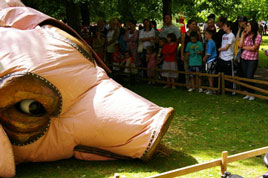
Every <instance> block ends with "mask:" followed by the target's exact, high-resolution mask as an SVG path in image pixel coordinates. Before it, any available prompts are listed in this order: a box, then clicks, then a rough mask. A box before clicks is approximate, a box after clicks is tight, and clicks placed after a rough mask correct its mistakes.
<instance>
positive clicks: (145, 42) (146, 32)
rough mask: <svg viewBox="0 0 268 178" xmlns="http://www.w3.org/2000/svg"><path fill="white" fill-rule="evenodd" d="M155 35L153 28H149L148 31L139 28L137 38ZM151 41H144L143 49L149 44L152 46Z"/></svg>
mask: <svg viewBox="0 0 268 178" xmlns="http://www.w3.org/2000/svg"><path fill="white" fill-rule="evenodd" d="M150 37H155V30H154V29H151V30H150V31H145V30H144V29H142V30H140V34H139V39H142V38H150ZM153 44H154V43H153V41H144V42H143V49H146V48H147V47H149V46H153Z"/></svg>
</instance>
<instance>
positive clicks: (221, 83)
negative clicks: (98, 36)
mask: <svg viewBox="0 0 268 178" xmlns="http://www.w3.org/2000/svg"><path fill="white" fill-rule="evenodd" d="M111 66H113V65H111ZM114 67H118V66H114ZM123 68H130V69H131V67H123ZM136 69H137V70H138V71H148V69H147V68H145V67H136ZM152 70H153V71H155V72H156V76H159V75H160V73H161V72H174V73H177V74H182V75H193V76H195V81H196V82H195V83H196V85H195V86H194V88H202V89H208V90H213V91H216V92H217V93H221V94H225V93H226V92H233V93H239V94H242V95H251V96H254V97H256V98H261V99H264V100H268V96H267V95H268V91H267V90H266V89H263V88H260V87H256V86H255V84H259V85H266V86H268V81H262V80H255V79H248V78H242V77H237V76H230V75H225V74H223V73H218V74H207V73H200V72H185V71H179V70H176V71H175V70H162V69H158V68H155V69H152ZM117 75H125V76H126V75H127V76H128V77H131V74H125V73H123V72H122V71H115V73H114V76H117ZM135 76H136V77H135V79H136V80H142V81H148V80H149V79H148V78H144V77H140V76H139V75H137V74H135ZM200 77H213V78H217V80H216V81H217V86H216V84H215V85H214V86H216V87H209V86H206V85H204V82H203V84H202V85H201V86H199V82H198V81H199V78H200ZM152 81H153V82H155V83H160V84H168V82H167V81H165V80H160V79H159V78H154V79H152ZM226 82H231V83H233V84H236V85H239V86H243V87H246V88H250V89H252V90H254V91H257V92H260V93H261V94H256V93H248V92H246V91H241V90H238V89H236V88H226V87H225V83H226ZM249 83H252V84H254V85H250V84H249ZM174 84H175V86H182V87H191V86H190V84H186V83H180V82H175V83H174Z"/></svg>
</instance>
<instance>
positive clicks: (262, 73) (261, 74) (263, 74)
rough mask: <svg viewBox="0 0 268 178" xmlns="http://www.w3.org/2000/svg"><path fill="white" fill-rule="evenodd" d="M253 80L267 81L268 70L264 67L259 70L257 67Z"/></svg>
mask: <svg viewBox="0 0 268 178" xmlns="http://www.w3.org/2000/svg"><path fill="white" fill-rule="evenodd" d="M254 78H255V79H257V80H264V81H268V68H266V67H262V68H260V67H259V68H258V69H257V71H256V74H255V76H254Z"/></svg>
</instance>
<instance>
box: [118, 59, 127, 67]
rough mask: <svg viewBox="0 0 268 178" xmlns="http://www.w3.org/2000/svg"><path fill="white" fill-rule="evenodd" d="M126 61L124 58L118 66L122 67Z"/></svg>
mask: <svg viewBox="0 0 268 178" xmlns="http://www.w3.org/2000/svg"><path fill="white" fill-rule="evenodd" d="M126 60H127V59H126V58H125V59H123V61H122V62H121V64H120V66H122V65H123V64H124V63H125V62H126Z"/></svg>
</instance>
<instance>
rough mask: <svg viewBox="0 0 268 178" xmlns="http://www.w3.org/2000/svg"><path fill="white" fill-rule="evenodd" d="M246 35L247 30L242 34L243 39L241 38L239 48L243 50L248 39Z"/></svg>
mask: <svg viewBox="0 0 268 178" xmlns="http://www.w3.org/2000/svg"><path fill="white" fill-rule="evenodd" d="M246 34H247V32H246V30H244V31H243V32H242V34H241V38H240V42H239V48H241V49H243V47H244V41H245V39H246Z"/></svg>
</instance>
